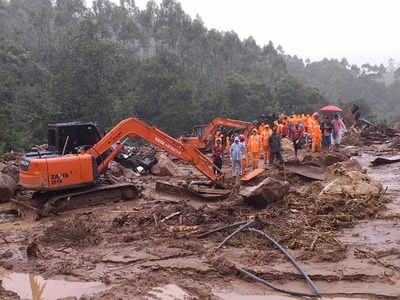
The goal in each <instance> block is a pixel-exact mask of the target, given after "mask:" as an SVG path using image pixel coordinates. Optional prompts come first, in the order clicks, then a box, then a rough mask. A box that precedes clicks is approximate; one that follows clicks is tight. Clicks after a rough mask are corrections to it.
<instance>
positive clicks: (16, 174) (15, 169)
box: [1, 164, 19, 182]
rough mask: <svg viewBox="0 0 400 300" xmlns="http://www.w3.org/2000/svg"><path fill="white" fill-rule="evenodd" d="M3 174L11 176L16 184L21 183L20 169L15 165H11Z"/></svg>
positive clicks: (4, 169)
mask: <svg viewBox="0 0 400 300" xmlns="http://www.w3.org/2000/svg"><path fill="white" fill-rule="evenodd" d="M1 173H3V174H7V175H8V176H10V177H11V178H12V179H14V180H15V182H18V181H19V170H18V167H17V166H16V165H14V164H9V165H7V166H6V167H5V168H3V170H1Z"/></svg>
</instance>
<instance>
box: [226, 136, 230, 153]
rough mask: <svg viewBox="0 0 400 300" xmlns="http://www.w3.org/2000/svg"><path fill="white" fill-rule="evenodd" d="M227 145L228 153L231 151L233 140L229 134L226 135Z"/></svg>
mask: <svg viewBox="0 0 400 300" xmlns="http://www.w3.org/2000/svg"><path fill="white" fill-rule="evenodd" d="M225 144H226V146H225V149H226V151H229V149H230V148H231V138H230V137H229V134H227V135H226V138H225Z"/></svg>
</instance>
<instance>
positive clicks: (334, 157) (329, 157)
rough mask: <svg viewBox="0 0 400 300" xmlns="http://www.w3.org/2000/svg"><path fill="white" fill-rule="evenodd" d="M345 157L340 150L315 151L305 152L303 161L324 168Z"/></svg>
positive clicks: (343, 159)
mask: <svg viewBox="0 0 400 300" xmlns="http://www.w3.org/2000/svg"><path fill="white" fill-rule="evenodd" d="M347 159H348V156H347V155H345V154H343V153H340V152H315V153H308V154H306V155H305V156H304V158H303V163H304V164H307V165H313V166H317V167H321V168H325V167H328V166H330V165H333V164H335V163H337V162H341V161H345V160H347Z"/></svg>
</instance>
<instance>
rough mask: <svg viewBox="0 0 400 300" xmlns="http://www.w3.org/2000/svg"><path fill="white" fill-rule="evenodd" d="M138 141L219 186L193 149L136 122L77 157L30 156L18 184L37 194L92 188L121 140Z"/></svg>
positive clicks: (125, 124) (128, 122) (24, 161)
mask: <svg viewBox="0 0 400 300" xmlns="http://www.w3.org/2000/svg"><path fill="white" fill-rule="evenodd" d="M134 137H140V138H143V139H144V140H146V141H148V142H149V143H151V144H154V145H156V146H158V147H159V148H161V149H163V150H165V151H167V152H169V153H171V154H173V155H175V156H176V157H178V158H180V159H182V160H185V161H187V162H189V163H191V164H193V165H194V166H195V167H196V168H197V169H198V170H199V171H200V172H201V173H203V174H204V175H205V176H207V177H208V178H209V179H211V180H212V181H214V182H215V183H217V184H218V185H222V184H221V179H222V177H221V176H217V175H215V174H214V170H213V168H214V167H215V166H214V164H213V162H212V161H211V160H210V159H209V158H208V157H207V156H205V155H204V154H203V153H201V152H200V151H199V150H198V149H196V148H195V147H193V146H192V145H184V144H182V143H180V142H179V141H177V140H176V139H174V138H172V137H170V136H169V135H167V134H165V133H164V132H162V131H161V130H159V129H157V128H156V127H153V126H148V125H146V124H144V123H143V122H141V121H139V120H138V119H134V118H130V119H126V120H123V121H121V122H120V123H119V124H118V125H116V126H115V127H114V128H113V129H112V130H111V131H110V132H109V133H107V134H106V135H105V136H104V137H103V138H101V139H100V140H99V141H98V142H97V143H96V144H94V145H93V146H91V147H90V148H89V149H88V150H81V151H80V152H79V153H78V154H68V155H60V154H57V153H53V152H46V153H43V152H39V151H38V152H37V153H36V152H32V153H28V154H27V155H25V156H24V157H23V158H22V159H21V168H20V184H21V185H22V186H24V187H25V188H28V189H32V190H38V191H52V190H63V189H69V188H77V187H82V186H86V185H90V184H93V183H94V182H95V181H96V179H97V178H98V176H99V174H100V173H102V172H103V171H104V169H105V168H106V167H107V165H108V164H109V162H110V161H111V160H112V159H113V158H114V157H115V155H117V154H118V152H120V151H121V150H122V148H123V143H124V142H125V140H124V139H126V138H134Z"/></svg>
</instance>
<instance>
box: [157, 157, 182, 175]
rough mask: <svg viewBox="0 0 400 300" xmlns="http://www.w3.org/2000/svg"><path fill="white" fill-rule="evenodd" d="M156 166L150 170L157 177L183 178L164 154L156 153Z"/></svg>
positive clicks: (180, 171)
mask: <svg viewBox="0 0 400 300" xmlns="http://www.w3.org/2000/svg"><path fill="white" fill-rule="evenodd" d="M156 158H157V161H158V162H157V164H155V165H154V166H153V167H152V168H151V173H152V174H154V175H159V176H184V175H185V174H184V172H183V171H182V170H180V169H179V167H178V166H177V165H176V164H175V163H174V162H173V161H172V160H170V159H169V158H168V157H167V156H166V155H165V154H164V153H161V152H160V153H157V154H156Z"/></svg>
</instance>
